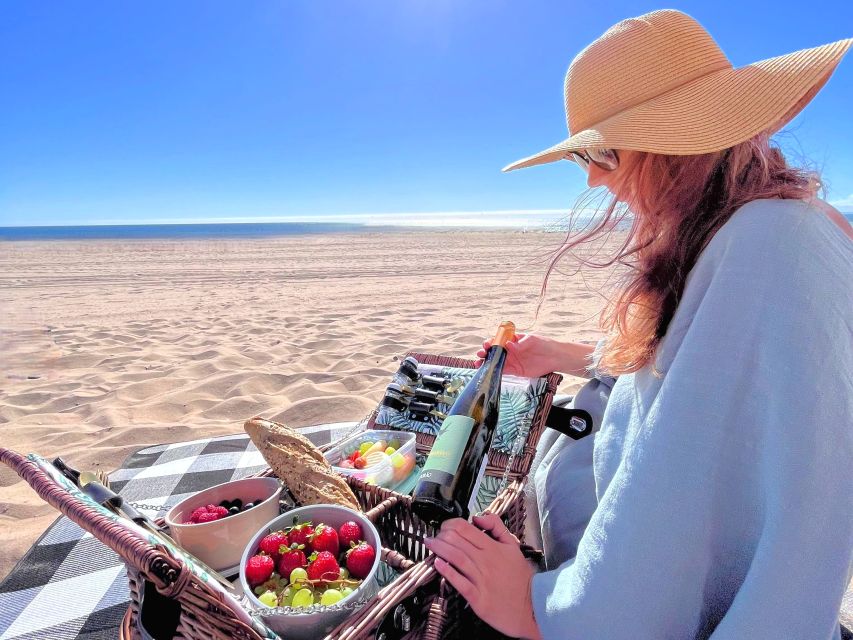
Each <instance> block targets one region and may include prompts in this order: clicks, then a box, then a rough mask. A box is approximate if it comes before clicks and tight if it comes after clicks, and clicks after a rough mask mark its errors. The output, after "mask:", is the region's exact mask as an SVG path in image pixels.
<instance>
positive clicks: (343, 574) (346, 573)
mask: <svg viewBox="0 0 853 640" xmlns="http://www.w3.org/2000/svg"><path fill="white" fill-rule="evenodd" d="M347 578H349V571H347V570H346V567H341V573H340V575H339V576H338V579H339V580H346V579H347Z"/></svg>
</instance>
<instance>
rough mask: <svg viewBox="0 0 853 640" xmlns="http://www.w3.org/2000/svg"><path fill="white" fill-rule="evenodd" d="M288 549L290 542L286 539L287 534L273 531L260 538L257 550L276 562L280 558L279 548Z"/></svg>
mask: <svg viewBox="0 0 853 640" xmlns="http://www.w3.org/2000/svg"><path fill="white" fill-rule="evenodd" d="M282 546H285V547H289V546H290V541H289V540H288V539H287V534H286V533H285V532H284V531H275V532H273V533H271V534H269V535H266V536H264V537H263V538H261V542H260V544H258V548H259V549H260V550H261V551H263V552H264V553H266V554H267V555H270V556H272V557H273V559H275V560H278V559H279V558H280V557H281V547H282Z"/></svg>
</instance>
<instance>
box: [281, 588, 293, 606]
mask: <svg viewBox="0 0 853 640" xmlns="http://www.w3.org/2000/svg"><path fill="white" fill-rule="evenodd" d="M296 591H297V589H294V588H293V587H285V589H284V591H282V592H281V598H280V601H281V606H282V607H292V606H293V596H294V594H296Z"/></svg>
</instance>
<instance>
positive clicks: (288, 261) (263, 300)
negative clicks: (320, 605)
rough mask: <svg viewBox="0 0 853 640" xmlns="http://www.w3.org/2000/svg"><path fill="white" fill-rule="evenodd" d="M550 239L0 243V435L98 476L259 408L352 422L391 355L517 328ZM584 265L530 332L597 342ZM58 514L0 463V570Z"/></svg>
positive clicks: (518, 235)
mask: <svg viewBox="0 0 853 640" xmlns="http://www.w3.org/2000/svg"><path fill="white" fill-rule="evenodd" d="M563 237H564V236H563V235H562V234H560V233H550V234H546V233H522V232H521V231H500V232H484V231H423V230H408V231H400V232H396V231H395V232H386V231H381V232H380V231H376V232H364V233H354V234H331V235H312V236H290V237H276V238H265V239H239V240H190V241H187V240H132V241H131V240H127V241H119V240H98V241H89V242H82V241H49V242H44V241H42V242H6V243H3V244H0V358H2V362H3V367H2V375H3V383H2V385H0V386H1V387H2V388H0V434H2V435H0V444H2V446H4V447H7V448H11V449H14V450H16V451H19V452H22V453H27V452H36V453H39V454H41V455H43V456H46V457H51V456H56V455H62V456H63V457H64V458H65V459H66V460H67V461H68V462H69V463H70V464H72V465H73V466H76V467H78V468H83V469H90V470H96V469H102V470H105V471H111V470H113V469H115V468H116V467H118V466H119V465H120V464H121V462H122V461H123V460H124V459H125V458H126V457H127V456H128V455H130V454H131V453H132V452H133V451H135V450H137V449H140V448H142V447H145V446H148V445H152V444H156V443H167V442H176V441H181V440H191V439H195V438H201V437H207V436H215V435H222V434H229V433H238V432H241V431H242V424H243V421H244V420H245V419H247V418H249V417H251V416H254V415H258V414H260V415H263V416H266V417H270V418H274V419H277V420H283V421H284V422H286V423H288V424H290V425H292V426H304V425H308V424H316V423H322V422H334V421H339V420H358V419H361V418H362V417H364V416H365V415H366V414H368V413H369V412H370V411H371V410H372V409H373V408H374V406H375V405H376V404H377V402H378V401H379V400H380V399H381V397H382V393H383V390H384V388H385V386H386V385H387V383H388V382H389V379H390V376H391V374H392V373H393V372H394V371H395V370H396V368H397V365H398V362H397V360H396V359H397V358H398V357H399V356H400V355H401V354H404V353H405V352H406V351H408V350H419V351H425V352H428V353H441V354H447V355H459V356H473V355H474V353H475V352H476V351H477V349H478V348H479V346H480V344H481V342H482V340H483V338H484V336H486V335H488V334H489V333H490V332H492V331H493V330H494V328H495V327H496V326H497V324H498V322H499V321H500V320H503V319H511V320H514V321H515V322H516V323H517V325H518V326H519V328H520V329H529V328H530V327H531V325H532V323H533V319H534V311H535V308H536V302H537V299H538V293H539V286H540V284H541V282H542V277H543V274H544V270H545V265H546V264H547V257H548V255H549V253H550V252H552V251H553V250H554V249H556V248H557V247H559V245H560V243H561V242H562V240H563ZM569 264H570V263H566V265H567V266H568V265H569ZM583 276H585V277H581V274H575V275H572V274H571V273H565V274H555V275H554V276H553V277H552V284H551V288H550V292H549V296H548V299H547V301H546V304H545V306H544V308H543V311H542V313H541V315H540V318H539V321H538V322H537V323H536V325H535V327H534V328H535V330H536V331H537V332H540V333H546V334H548V335H551V336H553V337H557V338H562V339H566V340H575V341H594V340H596V339H597V338H598V336H599V334H598V331H597V329H596V327H597V318H598V313H599V311H600V310H601V307H602V305H603V304H604V300H603V298H602V295H601V293H600V292H599V290H600V289H601V288H602V287H603V286H604V285H605V282H606V280H607V279H608V277H609V278H610V279H611V280H612V279H613V272H612V271H606V270H590V271H584V273H583ZM581 383H582V381H581V380H579V379H577V378H567V379H566V380H565V381H564V384H563V386H562V388H561V391H564V392H572V391H573V390H575V389H577V388H578V387H579V386H580V384H581ZM56 517H57V512H56V511H54V510H53V509H52V508H51V507H50V506H48V505H47V504H45V503H44V502H42V500H41V499H40V498H38V497H37V496H36V494H35V493H34V492H33V491H32V490H30V488H29V487H28V486H27V485H26V484H25V483H24V482H22V481H20V480H19V479H18V477H17V476H16V475H15V474H13V473H12V472H11V471H10V470H9V469H8V468H6V467H5V466H2V467H0V540H3V544H2V545H0V577H3V576H5V575H6V574H7V573H8V572H9V571H10V570H11V569H12V567H13V566H14V564H15V562H17V561H18V560H19V559H20V558H21V557H22V556H23V554H24V553H25V552H26V550H27V549H28V548H29V547H30V545H32V544H33V543H34V542H35V540H36V539H37V538H38V536H39V535H40V534H41V533H42V532H43V531H44V530H45V528H46V527H47V526H48V525H49V524H50V523H51V522H52V521H53V520H54V519H55V518H56Z"/></svg>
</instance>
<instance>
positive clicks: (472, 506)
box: [468, 455, 489, 520]
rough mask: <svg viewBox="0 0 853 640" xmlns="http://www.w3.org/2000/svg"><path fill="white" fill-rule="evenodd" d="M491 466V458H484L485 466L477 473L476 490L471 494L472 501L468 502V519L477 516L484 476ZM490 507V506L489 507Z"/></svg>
mask: <svg viewBox="0 0 853 640" xmlns="http://www.w3.org/2000/svg"><path fill="white" fill-rule="evenodd" d="M488 466H489V456H487V455H486V456H483V464H481V465H480V471H479V472H478V473H477V481H476V482H475V483H474V490H473V491H472V492H471V500H470V501H469V502H468V514H469V516H468V519H469V520H470V519H471V516H473V515H475V514H476V513H477V512H478V511H479V509H478V508H477V498H479V497H480V485H481V484H482V483H483V476H484V475H486V467H488ZM487 506H488V505H487Z"/></svg>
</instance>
